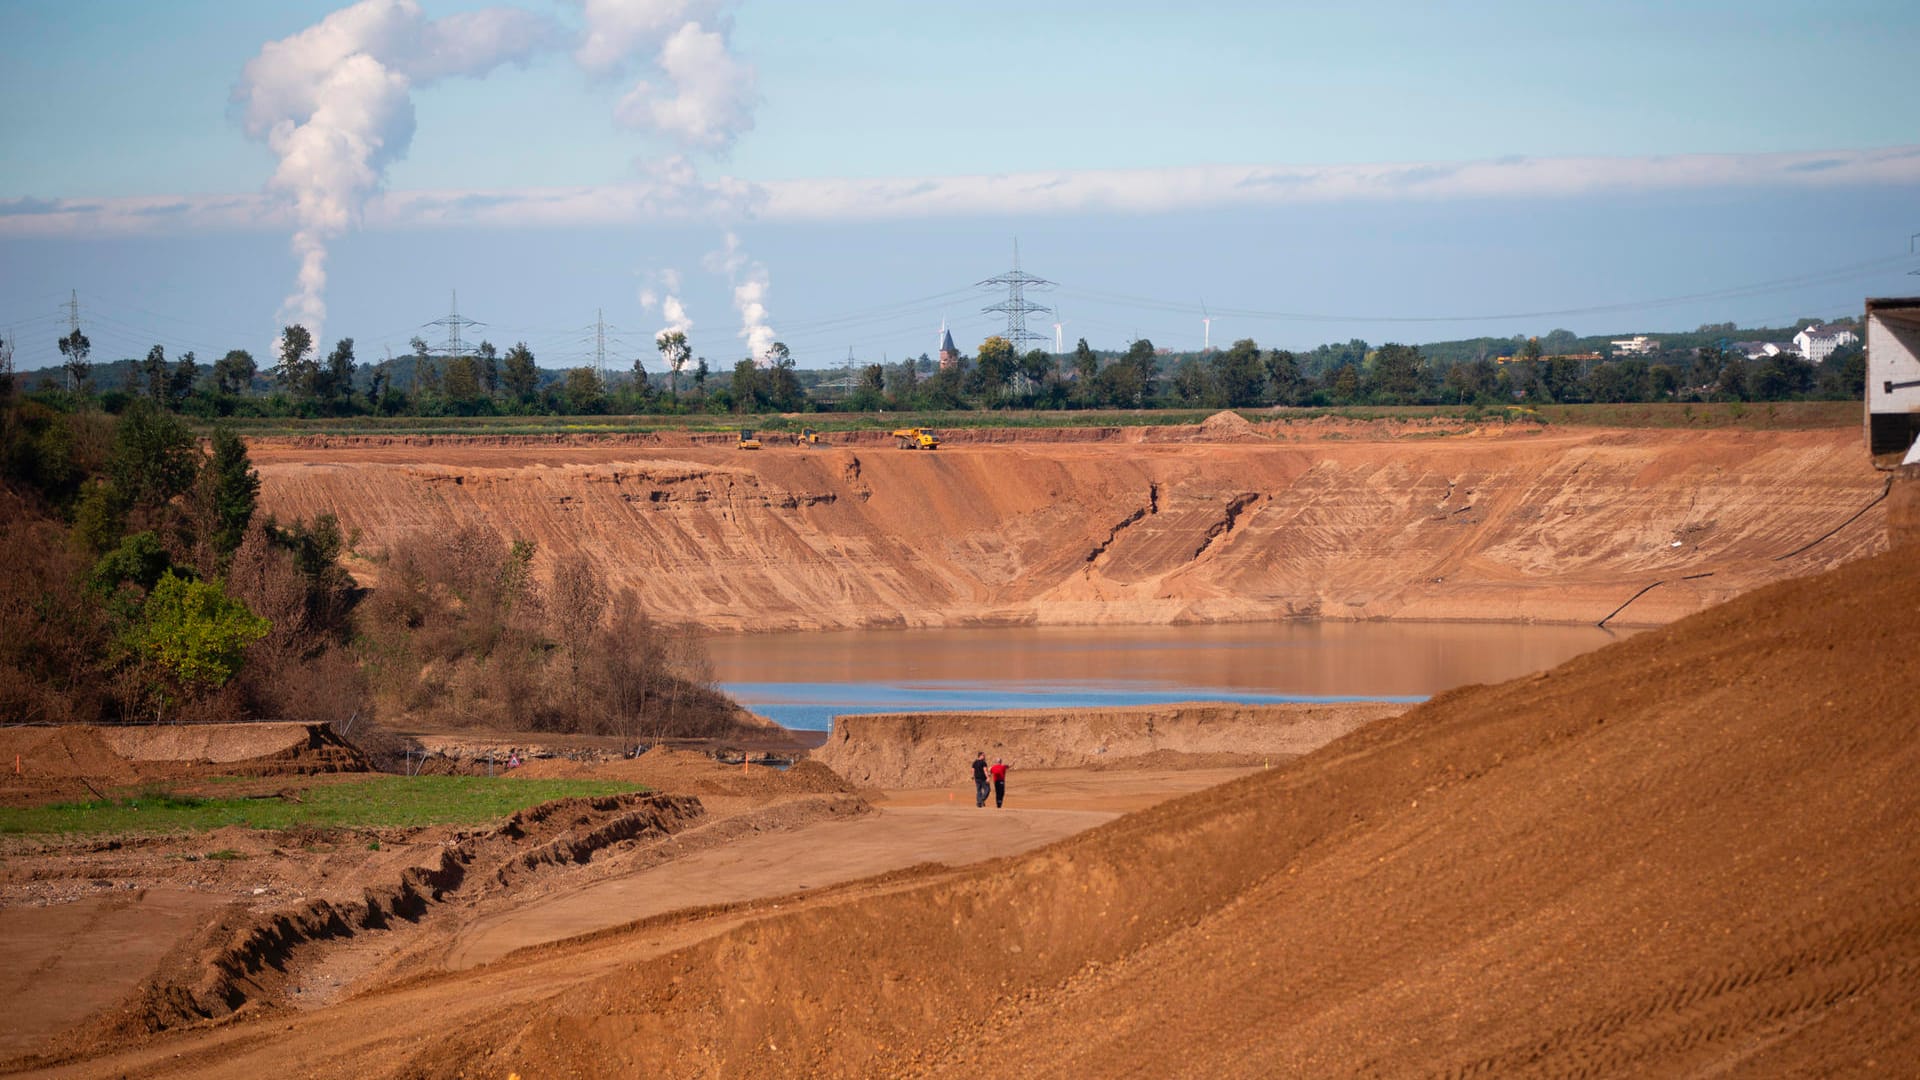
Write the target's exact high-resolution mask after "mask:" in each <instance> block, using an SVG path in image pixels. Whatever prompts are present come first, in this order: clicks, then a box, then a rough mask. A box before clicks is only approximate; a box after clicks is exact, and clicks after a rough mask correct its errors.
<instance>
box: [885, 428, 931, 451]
mask: <svg viewBox="0 0 1920 1080" xmlns="http://www.w3.org/2000/svg"><path fill="white" fill-rule="evenodd" d="M893 437H894V438H895V439H898V440H899V441H900V449H902V450H938V449H940V437H939V436H938V435H935V434H934V433H933V432H931V431H928V430H927V429H926V428H917V427H909V428H896V429H894V432H893Z"/></svg>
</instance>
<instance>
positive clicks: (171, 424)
mask: <svg viewBox="0 0 1920 1080" xmlns="http://www.w3.org/2000/svg"><path fill="white" fill-rule="evenodd" d="M199 469H200V448H199V445H198V444H197V443H196V442H195V440H194V437H193V432H191V431H189V430H187V426H186V425H185V424H183V423H181V422H180V418H179V417H177V416H174V415H173V414H171V413H167V412H162V411H161V410H160V409H159V408H158V407H157V406H155V405H154V404H153V403H152V402H150V401H145V400H136V401H134V402H133V404H131V405H129V406H128V407H127V411H126V412H125V413H124V414H122V416H121V417H120V423H119V425H118V427H117V429H116V430H115V432H114V443H113V454H112V456H111V457H110V458H108V460H107V475H108V477H109V478H110V479H111V480H112V481H113V487H114V489H115V490H116V491H118V492H119V493H120V495H121V496H122V497H124V498H125V499H126V500H127V501H128V502H129V503H131V504H132V505H133V506H136V507H157V506H162V505H164V504H166V503H167V502H169V501H170V500H172V499H173V497H174V496H176V495H181V494H184V493H185V492H186V491H187V490H188V489H189V488H191V487H192V486H193V478H194V475H195V474H196V473H198V472H199Z"/></svg>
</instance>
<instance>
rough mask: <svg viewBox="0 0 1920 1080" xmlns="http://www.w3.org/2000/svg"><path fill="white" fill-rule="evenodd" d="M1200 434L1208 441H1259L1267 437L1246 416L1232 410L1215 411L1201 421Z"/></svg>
mask: <svg viewBox="0 0 1920 1080" xmlns="http://www.w3.org/2000/svg"><path fill="white" fill-rule="evenodd" d="M1198 435H1199V437H1200V438H1201V439H1203V440H1205V441H1207V442H1259V441H1262V440H1264V439H1265V438H1266V436H1265V435H1262V434H1261V433H1260V429H1259V428H1256V427H1254V426H1253V424H1251V423H1249V422H1248V420H1247V418H1246V417H1244V416H1241V415H1240V414H1239V413H1237V412H1233V411H1232V410H1226V411H1222V412H1217V413H1214V414H1213V415H1212V416H1209V417H1207V418H1206V419H1205V420H1203V421H1201V423H1200V430H1199V432H1198Z"/></svg>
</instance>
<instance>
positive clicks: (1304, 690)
mask: <svg viewBox="0 0 1920 1080" xmlns="http://www.w3.org/2000/svg"><path fill="white" fill-rule="evenodd" d="M1620 636H1621V635H1620V634H1618V633H1615V632H1611V631H1606V630H1598V629H1594V628H1592V627H1581V626H1519V625H1511V624H1495V623H1319V622H1288V623H1259V624H1244V623H1242V624H1232V625H1224V626H1176V627H1100V628H1092V629H1084V628H1061V627H1019V628H999V629H979V630H914V631H837V632H830V633H817V634H813V633H790V634H758V635H749V636H727V637H714V638H710V639H709V640H708V646H709V649H710V651H711V653H712V655H713V660H714V668H715V674H716V677H717V678H718V679H719V681H720V683H721V684H722V686H724V687H725V688H726V689H727V690H728V692H729V693H732V694H733V695H734V696H735V697H736V698H738V699H739V700H740V701H741V702H742V703H744V704H746V705H748V706H749V707H750V708H753V709H754V711H756V712H759V713H761V714H762V715H766V716H770V717H772V718H774V719H775V720H778V721H780V722H781V723H783V724H786V725H788V726H790V727H798V728H807V729H812V730H824V729H825V728H826V727H828V719H829V718H830V717H832V716H833V715H835V714H837V713H862V712H895V711H900V710H903V709H1004V708H1046V707H1054V708H1059V707H1075V706H1097V705H1119V704H1155V703H1163V702H1170V701H1186V700H1215V701H1249V702H1265V701H1302V700H1353V699H1398V700H1419V699H1421V698H1424V697H1427V696H1429V695H1432V694H1435V693H1439V692H1440V691H1442V690H1447V689H1450V688H1452V687H1455V686H1461V685H1465V684H1467V683H1491V682H1500V681H1503V680H1506V679H1510V678H1513V677H1515V676H1517V675H1524V674H1527V673H1529V672H1533V671H1539V670H1542V669H1545V668H1550V667H1553V666H1555V665H1557V664H1560V663H1561V662H1563V661H1565V660H1567V659H1569V658H1570V657H1573V656H1576V655H1578V654H1580V653H1583V652H1588V651H1591V650H1593V649H1596V648H1599V647H1601V646H1604V645H1606V644H1608V643H1610V642H1612V641H1615V640H1618V639H1619V637H1620Z"/></svg>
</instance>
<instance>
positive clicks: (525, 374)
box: [501, 341, 540, 402]
mask: <svg viewBox="0 0 1920 1080" xmlns="http://www.w3.org/2000/svg"><path fill="white" fill-rule="evenodd" d="M501 379H502V381H504V382H505V383H506V384H507V392H508V393H509V394H512V395H513V396H514V398H515V399H516V400H518V401H521V402H527V401H532V400H533V392H534V391H535V390H536V389H538V388H539V386H540V369H539V368H538V367H537V366H535V365H534V362H533V350H532V349H529V348H527V343H526V342H524V341H520V342H515V343H514V346H513V348H511V349H508V350H507V363H506V371H505V372H504V373H503V374H502V376H501Z"/></svg>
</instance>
